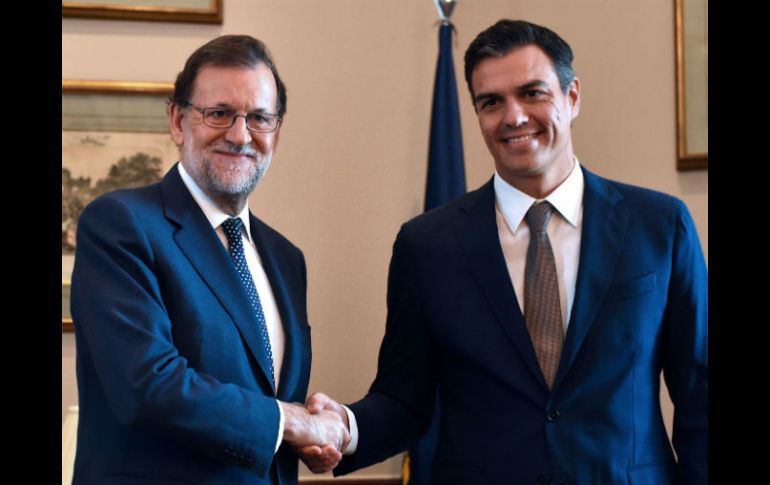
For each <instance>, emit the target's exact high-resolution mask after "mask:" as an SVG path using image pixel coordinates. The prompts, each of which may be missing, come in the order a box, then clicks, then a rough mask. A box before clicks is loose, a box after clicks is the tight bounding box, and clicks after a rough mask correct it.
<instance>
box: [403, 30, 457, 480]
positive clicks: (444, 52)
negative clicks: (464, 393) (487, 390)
mask: <svg viewBox="0 0 770 485" xmlns="http://www.w3.org/2000/svg"><path fill="white" fill-rule="evenodd" d="M453 31H454V27H453V26H452V24H451V23H449V21H446V20H445V21H443V22H442V23H441V27H440V29H439V54H438V63H437V65H436V80H435V84H434V86H433V110H432V114H431V122H430V145H429V149H428V177H427V182H426V188H425V210H426V211H428V210H430V209H433V208H436V207H438V206H440V205H442V204H445V203H447V202H449V201H451V200H453V199H455V198H457V197H459V196H460V195H462V194H464V193H465V166H464V162H463V138H462V131H461V127H460V107H459V106H458V104H457V81H456V79H455V69H454V61H453V59H452V32H453ZM438 422H439V407H438V396H437V399H436V403H435V410H434V413H433V422H432V424H431V426H430V428H429V429H428V431H427V433H426V434H425V435H423V436H422V437H421V438H420V439H419V440H418V441H417V442H416V443H415V444H414V445H413V446H412V447H411V448H410V449H409V452H408V454H407V455H406V457H405V466H404V467H403V469H404V473H403V477H402V482H403V483H404V484H408V485H429V484H430V483H431V467H432V465H433V456H434V455H435V453H436V443H437V441H438Z"/></svg>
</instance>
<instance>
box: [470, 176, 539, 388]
mask: <svg viewBox="0 0 770 485" xmlns="http://www.w3.org/2000/svg"><path fill="white" fill-rule="evenodd" d="M465 202H466V203H465V204H464V205H463V206H461V208H460V210H461V211H462V212H464V213H465V217H461V218H460V219H459V220H458V222H457V223H456V224H455V234H456V236H457V238H458V240H459V242H460V246H461V247H462V249H463V251H464V252H465V255H466V257H467V260H468V263H469V267H470V270H471V272H472V273H473V276H474V279H475V280H476V282H477V283H478V285H479V286H480V287H481V290H482V292H483V293H484V297H485V298H486V300H487V302H488V303H489V306H490V307H491V308H492V312H493V313H494V315H495V317H496V319H497V322H498V324H500V326H501V327H502V330H503V332H505V334H506V335H507V336H508V338H509V339H510V340H511V343H513V346H514V347H515V348H516V350H517V351H518V353H519V355H520V356H522V358H523V360H524V362H525V364H526V367H527V368H529V370H530V371H531V372H532V374H533V376H534V377H535V379H537V380H539V381H541V382H542V384H543V386H545V385H546V384H545V381H544V379H543V375H542V372H541V371H540V365H539V364H538V362H537V356H536V355H535V349H534V347H533V346H532V341H531V339H530V337H529V332H528V331H527V327H526V324H525V322H524V316H523V314H522V312H521V307H520V305H519V303H518V300H517V299H516V293H515V292H514V290H513V285H512V284H511V278H510V276H509V275H508V270H507V267H506V265H505V256H504V255H503V250H502V247H501V246H500V237H499V235H498V233H497V223H496V221H495V207H494V204H495V194H494V187H493V185H492V182H491V181H490V182H488V183H487V184H485V185H484V186H482V187H481V188H480V189H479V190H477V191H476V192H475V193H473V194H471V197H467V198H466V199H465Z"/></svg>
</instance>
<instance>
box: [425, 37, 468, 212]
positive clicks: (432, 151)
mask: <svg viewBox="0 0 770 485" xmlns="http://www.w3.org/2000/svg"><path fill="white" fill-rule="evenodd" d="M453 30H454V27H452V24H450V23H449V22H442V23H441V28H440V30H439V33H438V39H439V51H438V63H437V64H436V81H435V84H434V85H433V111H432V114H431V121H430V146H429V148H428V178H427V183H426V188H425V210H426V211H427V210H430V209H433V208H434V207H438V206H440V205H441V204H446V203H447V202H449V201H450V200H452V199H455V198H457V197H459V196H460V195H462V194H464V193H465V167H464V164H463V135H462V130H461V128H460V107H459V106H458V104H457V81H456V79H455V66H454V61H453V60H452V31H453Z"/></svg>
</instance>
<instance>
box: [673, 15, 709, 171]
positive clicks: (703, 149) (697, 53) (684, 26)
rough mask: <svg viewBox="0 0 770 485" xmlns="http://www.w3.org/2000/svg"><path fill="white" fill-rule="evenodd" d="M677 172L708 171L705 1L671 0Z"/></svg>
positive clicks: (706, 26) (706, 18) (706, 23)
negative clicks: (672, 12)
mask: <svg viewBox="0 0 770 485" xmlns="http://www.w3.org/2000/svg"><path fill="white" fill-rule="evenodd" d="M674 9H675V10H674V17H675V22H674V23H675V39H676V120H677V170H707V169H708V0H674Z"/></svg>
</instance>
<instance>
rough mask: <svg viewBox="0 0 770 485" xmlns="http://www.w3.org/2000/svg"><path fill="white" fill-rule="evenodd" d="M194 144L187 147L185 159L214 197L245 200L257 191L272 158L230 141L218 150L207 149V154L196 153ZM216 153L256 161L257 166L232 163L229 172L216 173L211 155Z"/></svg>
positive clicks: (188, 144) (219, 170)
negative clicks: (242, 156)
mask: <svg viewBox="0 0 770 485" xmlns="http://www.w3.org/2000/svg"><path fill="white" fill-rule="evenodd" d="M191 145H192V144H191V143H185V145H184V149H183V150H184V158H185V159H187V160H189V161H190V162H191V163H190V165H191V166H192V167H194V168H193V170H194V171H195V172H198V175H199V177H196V178H197V179H198V180H199V182H198V183H199V184H200V185H201V188H202V189H203V190H204V191H205V192H207V193H209V194H210V195H211V196H213V197H225V198H244V197H248V195H249V194H250V193H251V192H252V191H253V190H254V188H255V187H256V186H257V184H258V183H259V181H260V180H261V179H262V177H263V176H264V175H265V173H266V172H267V169H268V167H269V166H270V162H271V160H272V158H273V154H272V153H269V154H267V155H266V156H264V157H260V156H259V154H258V153H257V152H256V150H255V149H254V147H252V146H251V145H242V146H239V145H235V144H232V143H230V142H227V141H223V142H222V144H220V145H218V146H216V147H208V148H206V149H204V150H193V149H192V148H190V147H191ZM214 150H219V151H227V152H229V153H232V154H237V155H247V156H250V157H253V159H254V163H250V164H248V165H247V166H243V164H242V163H233V164H232V166H231V167H227V170H226V171H223V170H222V169H221V168H220V169H217V168H216V164H215V163H214V162H213V161H212V160H211V158H210V154H211V153H212V152H213V151H214Z"/></svg>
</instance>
